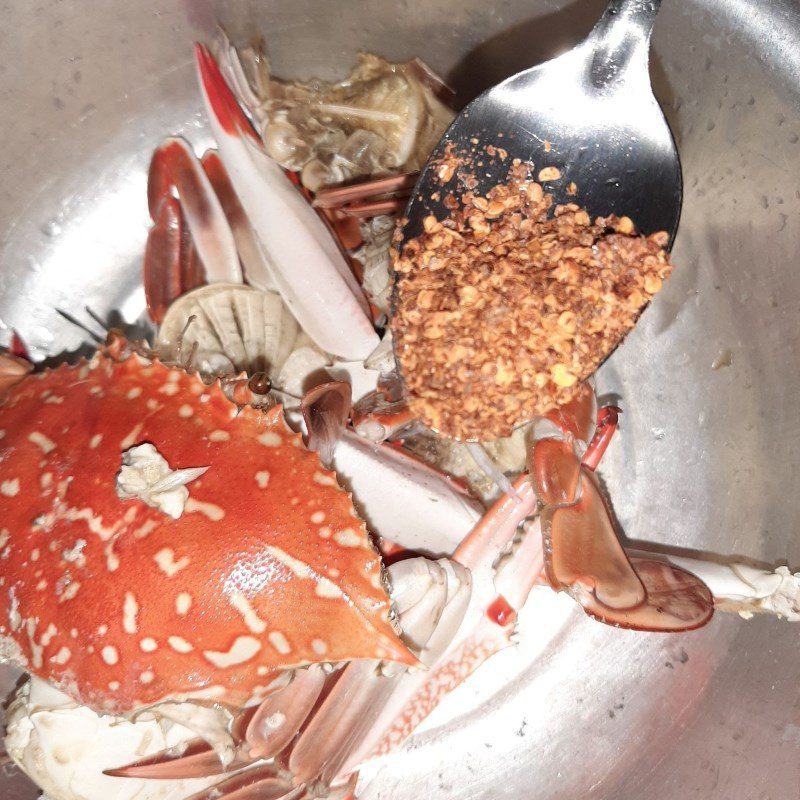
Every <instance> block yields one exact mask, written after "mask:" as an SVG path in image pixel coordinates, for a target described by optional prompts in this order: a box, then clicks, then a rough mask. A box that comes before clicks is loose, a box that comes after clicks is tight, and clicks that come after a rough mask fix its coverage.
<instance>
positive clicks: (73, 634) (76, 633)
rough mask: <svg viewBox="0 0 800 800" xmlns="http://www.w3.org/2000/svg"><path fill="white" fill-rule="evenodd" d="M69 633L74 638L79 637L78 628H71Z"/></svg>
mask: <svg viewBox="0 0 800 800" xmlns="http://www.w3.org/2000/svg"><path fill="white" fill-rule="evenodd" d="M69 635H70V636H71V637H72V638H73V639H77V638H78V629H77V628H71V629H70V632H69Z"/></svg>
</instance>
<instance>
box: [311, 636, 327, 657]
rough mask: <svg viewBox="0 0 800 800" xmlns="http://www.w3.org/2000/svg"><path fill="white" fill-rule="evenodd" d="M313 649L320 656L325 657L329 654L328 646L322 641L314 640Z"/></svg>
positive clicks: (312, 641)
mask: <svg viewBox="0 0 800 800" xmlns="http://www.w3.org/2000/svg"><path fill="white" fill-rule="evenodd" d="M311 649H312V650H313V651H314V652H315V653H316V654H317V655H318V656H324V655H325V653H327V652H328V645H327V644H326V643H325V642H323V641H322V639H312V640H311Z"/></svg>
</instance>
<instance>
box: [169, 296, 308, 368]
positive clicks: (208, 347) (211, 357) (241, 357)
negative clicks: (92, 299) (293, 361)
mask: <svg viewBox="0 0 800 800" xmlns="http://www.w3.org/2000/svg"><path fill="white" fill-rule="evenodd" d="M299 335H300V331H299V327H298V325H297V322H296V321H295V319H294V317H293V316H292V314H291V313H290V312H289V310H288V309H287V308H286V306H285V305H284V304H283V301H282V300H281V297H280V295H279V294H277V293H276V292H262V291H260V290H258V289H254V288H252V287H250V286H244V285H242V284H226V283H217V284H211V285H209V286H203V287H201V288H200V289H195V290H194V291H193V292H189V293H188V294H185V295H183V296H182V297H180V298H179V299H178V300H176V301H175V302H174V303H173V304H172V305H171V306H170V308H169V310H168V311H167V314H166V316H165V317H164V321H163V323H162V324H161V326H160V327H159V329H158V337H157V346H158V353H159V356H160V358H161V359H162V360H165V361H174V362H176V363H179V364H184V365H187V366H191V367H193V368H195V369H198V370H200V372H201V373H204V374H207V375H232V374H235V373H238V372H242V371H244V372H247V373H248V374H250V375H252V374H253V373H256V372H262V371H263V372H267V373H268V374H269V376H270V377H271V378H273V379H274V378H276V377H277V376H278V375H279V374H280V371H281V369H282V368H283V366H284V364H285V363H286V359H287V358H288V357H289V354H290V353H291V352H292V351H293V350H294V349H295V347H296V346H297V344H298V337H299ZM195 345H196V347H195ZM190 355H191V362H192V363H191V364H189V362H188V359H189V357H190Z"/></svg>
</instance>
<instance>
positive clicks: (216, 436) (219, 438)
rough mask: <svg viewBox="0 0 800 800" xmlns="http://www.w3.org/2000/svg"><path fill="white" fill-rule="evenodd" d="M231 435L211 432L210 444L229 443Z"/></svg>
mask: <svg viewBox="0 0 800 800" xmlns="http://www.w3.org/2000/svg"><path fill="white" fill-rule="evenodd" d="M230 438H231V435H230V434H229V433H228V431H211V433H209V434H208V440H209V441H210V442H229V441H230Z"/></svg>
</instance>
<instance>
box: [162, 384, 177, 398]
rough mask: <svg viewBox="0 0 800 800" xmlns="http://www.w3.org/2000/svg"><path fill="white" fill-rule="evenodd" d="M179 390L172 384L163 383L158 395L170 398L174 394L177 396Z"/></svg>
mask: <svg viewBox="0 0 800 800" xmlns="http://www.w3.org/2000/svg"><path fill="white" fill-rule="evenodd" d="M179 391H180V388H179V387H178V386H176V385H175V384H174V383H165V384H164V385H163V386H162V387H161V388H160V389H159V390H158V392H159V394H165V395H167V397H172V395H174V394H178V392H179Z"/></svg>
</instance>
